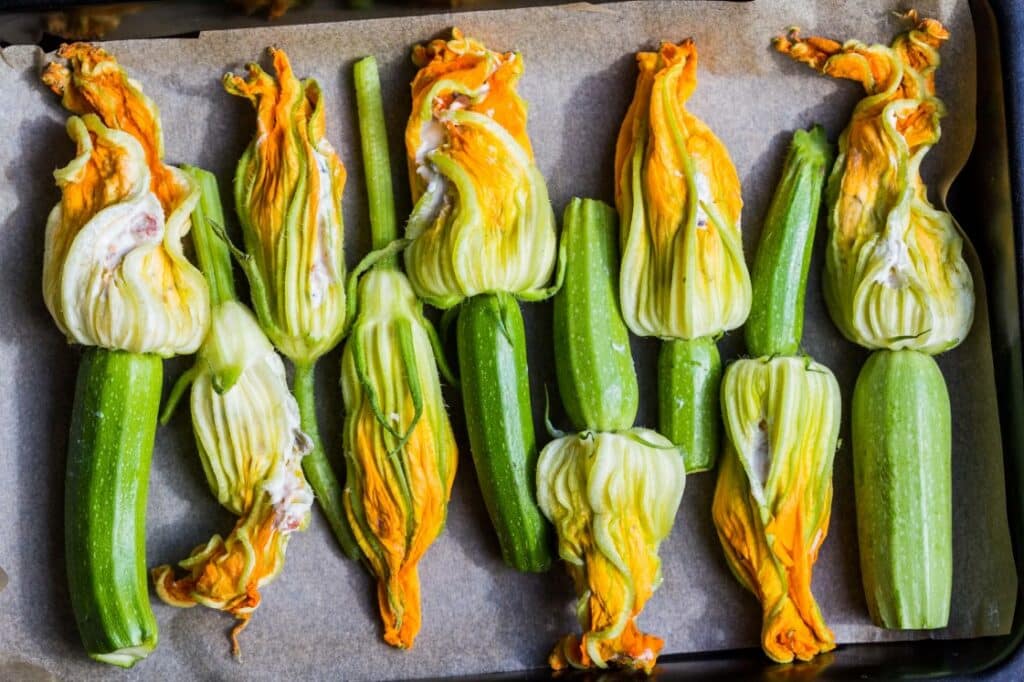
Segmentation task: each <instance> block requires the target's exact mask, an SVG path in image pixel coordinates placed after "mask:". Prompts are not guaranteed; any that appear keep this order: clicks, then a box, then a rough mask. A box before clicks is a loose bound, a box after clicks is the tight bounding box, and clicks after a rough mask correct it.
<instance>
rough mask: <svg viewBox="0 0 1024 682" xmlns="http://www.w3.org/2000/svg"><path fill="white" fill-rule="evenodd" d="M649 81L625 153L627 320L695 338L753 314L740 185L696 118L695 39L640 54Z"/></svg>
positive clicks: (633, 113)
mask: <svg viewBox="0 0 1024 682" xmlns="http://www.w3.org/2000/svg"><path fill="white" fill-rule="evenodd" d="M637 64H638V66H639V68H640V75H639V76H638V78H637V84H636V91H635V93H634V95H633V102H632V104H630V107H629V110H628V111H627V113H626V118H625V120H624V121H623V122H622V127H621V129H620V130H619V138H618V142H617V143H616V147H615V183H616V184H615V203H616V206H617V208H618V210H619V215H620V216H621V224H622V274H621V278H620V284H619V287H620V296H621V299H622V314H623V317H624V318H625V320H626V324H627V325H628V326H629V328H630V329H631V330H632V331H633V333H634V334H637V335H640V336H659V337H663V338H677V339H695V338H699V337H702V336H709V335H715V334H719V333H721V332H723V331H726V330H729V329H735V328H736V327H738V326H740V325H741V324H743V321H744V320H746V318H747V314H748V313H749V312H750V299H751V289H750V275H749V274H748V271H747V265H746V262H745V261H744V259H743V243H742V238H741V235H740V212H741V209H742V206H743V202H742V199H741V198H740V183H739V178H738V176H737V175H736V169H735V167H734V166H733V165H732V160H731V159H730V158H729V152H728V151H727V150H726V148H725V146H724V145H723V144H722V143H721V141H720V140H719V139H718V138H717V137H716V136H715V134H714V133H713V132H711V130H710V129H709V128H708V127H707V126H706V125H705V124H704V123H703V122H702V121H701V120H700V119H698V118H697V117H695V116H694V115H693V114H691V113H690V112H689V111H687V110H686V106H685V105H686V101H687V100H688V99H689V98H690V96H691V95H692V94H693V91H694V90H695V88H696V86H697V47H696V45H694V43H693V41H692V40H686V41H683V42H682V43H680V44H679V45H673V44H672V43H662V45H661V48H660V49H659V51H658V52H640V53H638V54H637Z"/></svg>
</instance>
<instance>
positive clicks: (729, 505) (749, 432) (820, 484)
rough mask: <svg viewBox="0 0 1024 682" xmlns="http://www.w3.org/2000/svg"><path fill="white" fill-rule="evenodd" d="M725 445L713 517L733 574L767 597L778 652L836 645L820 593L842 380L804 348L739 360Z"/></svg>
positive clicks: (773, 651)
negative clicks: (803, 353)
mask: <svg viewBox="0 0 1024 682" xmlns="http://www.w3.org/2000/svg"><path fill="white" fill-rule="evenodd" d="M722 416H723V420H724V421H725V428H726V436H727V438H726V448H725V453H724V454H723V457H722V464H721V470H720V471H719V474H718V482H717V486H716V488H715V496H714V502H713V504H712V517H713V519H714V522H715V527H716V528H717V530H718V537H719V540H721V543H722V548H723V549H724V550H725V555H726V559H727V560H728V562H729V565H730V567H731V568H732V571H733V574H734V575H735V576H736V577H737V578H738V579H739V580H740V582H741V583H742V584H743V586H744V587H746V588H747V589H748V590H750V591H751V592H753V593H754V594H755V595H756V596H757V598H758V599H759V600H760V601H761V606H762V608H763V610H764V623H763V627H762V642H761V644H762V647H763V648H764V650H765V653H767V654H768V656H770V657H771V658H772V659H774V660H776V661H779V662H789V661H791V660H793V658H794V657H796V658H799V659H800V660H809V659H810V658H812V657H813V656H815V655H817V654H818V653H821V652H824V651H830V650H831V649H833V648H835V638H834V637H833V635H832V632H831V631H830V630H829V629H828V627H827V626H826V625H825V621H824V619H823V618H822V616H821V612H820V611H819V610H818V605H817V602H815V600H814V596H813V595H812V594H811V573H812V568H813V566H814V562H815V561H816V560H817V558H818V551H819V550H820V549H821V545H822V543H823V542H824V541H825V536H826V534H827V533H828V522H829V515H830V513H831V508H832V461H833V459H834V456H835V451H836V442H837V440H838V437H839V419H840V395H839V385H838V384H837V383H836V380H835V377H834V376H832V373H831V372H830V371H829V370H828V368H827V367H824V366H823V365H819V364H817V363H815V362H812V361H810V360H809V359H805V358H788V357H776V358H770V359H769V358H758V359H756V360H739V361H737V362H735V363H733V364H732V365H730V366H729V368H728V369H727V370H726V372H725V377H724V379H723V381H722Z"/></svg>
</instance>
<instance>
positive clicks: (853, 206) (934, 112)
mask: <svg viewBox="0 0 1024 682" xmlns="http://www.w3.org/2000/svg"><path fill="white" fill-rule="evenodd" d="M907 18H908V19H910V20H911V21H913V22H914V23H915V26H914V28H913V29H911V30H909V31H907V32H905V33H902V34H901V35H899V36H898V37H897V38H896V39H895V40H894V41H893V43H892V45H891V46H890V47H886V46H884V45H870V46H869V45H865V44H864V43H861V42H859V41H856V40H850V41H847V42H846V43H844V44H842V45H840V44H839V43H837V42H835V41H832V40H829V39H827V38H820V37H811V38H801V37H800V35H799V33H798V32H797V31H796V30H794V31H793V32H791V33H790V34H789V36H788V37H785V38H777V39H776V40H775V47H776V49H778V50H779V51H780V52H782V53H784V54H788V55H789V56H790V57H792V58H793V59H795V60H797V61H800V62H804V63H805V64H808V65H809V66H811V67H812V68H814V69H815V70H817V71H820V72H821V73H823V74H825V75H829V76H833V77H836V78H848V79H851V80H855V81H858V82H860V83H861V85H863V87H864V89H865V91H866V92H867V97H865V98H864V99H862V100H861V101H860V102H859V103H858V104H857V107H856V109H854V112H853V116H852V117H851V119H850V123H849V125H848V126H847V128H846V130H845V131H844V132H843V134H842V136H841V137H840V138H839V156H838V158H837V159H836V163H835V166H834V168H833V170H832V176H831V178H830V180H829V186H828V201H829V229H830V233H831V234H830V237H829V243H828V250H827V255H826V261H825V281H824V289H825V301H826V303H827V304H828V308H829V312H830V313H831V315H832V319H833V321H835V323H836V326H837V327H839V329H840V331H842V333H843V335H844V336H846V337H847V338H848V339H850V340H851V341H853V342H855V343H858V344H860V345H862V346H865V347H867V348H872V349H879V348H887V349H890V350H898V349H902V348H906V349H911V350H918V351H922V352H925V353H929V354H936V353H940V352H942V351H944V350H948V349H950V348H953V347H955V346H956V345H958V344H959V343H960V342H961V341H963V339H964V337H965V336H966V335H967V333H968V331H969V330H970V327H971V323H972V321H973V318H974V289H973V283H972V280H971V274H970V271H969V270H968V268H967V264H966V263H965V262H964V259H963V253H962V251H963V240H962V238H961V236H960V233H959V231H958V229H957V226H956V223H955V222H954V220H953V218H952V216H951V215H950V214H949V213H947V212H946V211H942V210H939V209H936V208H935V207H934V206H932V204H931V203H930V202H929V201H928V190H927V188H926V187H925V185H924V182H923V181H922V180H921V174H920V167H921V162H922V161H923V159H924V156H925V154H927V153H928V151H929V150H930V149H931V148H932V145H934V144H935V143H936V142H938V140H939V136H940V128H939V119H940V118H941V117H942V116H943V114H944V113H945V107H944V106H943V104H942V102H941V101H940V100H939V99H938V98H937V97H936V96H935V69H936V68H938V65H939V52H938V50H939V47H941V45H942V43H944V42H945V41H946V39H947V38H948V37H949V33H948V32H947V31H946V29H945V28H943V26H942V24H940V23H939V22H937V21H935V20H934V19H920V20H919V19H918V16H917V14H916V13H915V12H909V13H908V14H907Z"/></svg>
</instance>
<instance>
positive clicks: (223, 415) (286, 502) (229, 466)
mask: <svg viewBox="0 0 1024 682" xmlns="http://www.w3.org/2000/svg"><path fill="white" fill-rule="evenodd" d="M198 359H199V363H198V366H197V367H198V371H197V373H196V375H195V378H194V380H193V384H192V398H191V403H192V426H193V430H194V431H195V436H196V443H197V444H198V446H199V457H200V459H201V460H202V463H203V471H204V472H205V473H206V481H207V483H208V484H209V486H210V490H211V491H212V492H213V493H214V495H216V497H217V501H218V502H220V503H221V504H222V505H224V506H225V507H226V508H227V509H228V510H229V511H231V513H233V514H236V515H238V516H239V517H240V519H239V521H238V524H237V525H236V526H235V528H234V530H232V531H231V534H230V535H229V536H228V537H227V539H223V538H221V536H220V535H214V536H213V538H211V539H210V541H209V542H208V543H207V544H206V545H205V546H201V547H199V548H198V549H197V550H196V551H195V552H193V554H192V556H190V557H189V558H187V559H185V560H184V561H182V562H180V563H179V566H181V567H182V568H183V569H185V570H186V571H187V572H188V575H187V576H186V577H184V578H180V579H175V578H174V572H173V570H172V569H171V567H170V566H161V567H159V568H157V569H155V570H154V572H153V577H154V582H155V584H156V588H157V593H158V594H159V595H160V598H161V599H163V600H164V601H166V602H167V603H169V604H173V605H175V606H192V605H194V604H197V603H198V604H203V605H204V606H209V607H211V608H215V609H221V610H223V611H228V612H230V613H232V614H233V615H235V616H236V617H237V618H238V619H239V620H240V621H241V623H240V627H244V624H245V623H246V622H247V621H248V619H249V617H250V616H251V614H252V612H253V611H254V610H255V609H256V607H257V606H259V603H260V593H259V589H260V588H261V587H262V586H263V585H265V584H266V583H268V582H270V581H271V580H273V579H274V578H275V577H276V576H277V574H278V573H279V572H280V570H281V568H282V566H283V565H284V557H285V548H286V546H287V544H288V536H289V534H290V533H292V532H293V531H296V530H303V529H305V527H306V524H307V523H308V522H309V510H310V506H311V505H312V504H313V493H312V491H311V490H310V489H309V486H308V484H307V483H306V479H305V477H303V475H302V468H301V465H300V461H301V459H302V457H303V455H305V454H306V452H307V451H308V450H309V447H310V443H309V439H308V438H307V437H306V435H305V434H304V433H303V432H302V431H301V429H300V428H299V409H298V407H297V406H296V404H295V398H293V397H292V395H291V393H289V391H288V383H287V381H286V379H285V373H284V363H283V362H281V358H280V357H279V356H278V355H277V353H275V352H274V348H273V346H271V345H270V342H269V341H267V338H266V337H265V336H264V335H263V332H262V331H260V327H259V324H257V322H256V319H255V317H253V315H252V313H250V312H249V311H248V310H247V309H246V308H245V307H244V306H243V305H242V304H240V303H238V302H236V301H229V302H226V303H224V304H222V305H220V306H218V308H217V310H216V312H215V313H214V319H213V324H212V326H211V328H210V334H209V336H208V337H207V340H206V342H205V343H204V344H203V347H202V348H201V349H200V351H199V358H198ZM235 646H236V648H237V643H236V645H235Z"/></svg>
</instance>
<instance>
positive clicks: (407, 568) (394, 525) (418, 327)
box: [341, 266, 458, 649]
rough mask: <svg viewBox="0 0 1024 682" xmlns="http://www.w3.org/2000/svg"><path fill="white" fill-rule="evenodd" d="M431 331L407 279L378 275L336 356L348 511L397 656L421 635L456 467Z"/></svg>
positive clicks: (368, 278) (382, 271) (386, 270)
mask: <svg viewBox="0 0 1024 682" xmlns="http://www.w3.org/2000/svg"><path fill="white" fill-rule="evenodd" d="M428 325H429V322H428V321H427V320H426V319H425V318H424V317H423V312H422V304H421V303H420V302H419V300H418V299H417V298H416V295H415V294H414V293H413V290H412V287H411V286H410V285H409V282H408V280H407V279H406V277H405V275H403V274H402V273H401V272H399V271H398V270H397V269H395V268H393V267H380V266H378V267H377V268H375V269H373V270H371V271H370V272H369V273H367V274H366V275H365V276H364V277H363V278H362V280H361V282H360V285H359V315H358V317H357V318H356V321H355V324H354V326H353V327H352V332H351V335H350V336H349V338H348V342H347V343H346V345H345V351H344V355H343V356H342V374H341V387H342V394H343V396H344V400H345V431H344V438H345V456H346V461H347V463H348V470H347V479H346V480H347V485H346V494H345V511H346V513H347V515H348V519H349V523H350V525H351V527H352V530H353V532H354V534H355V536H356V540H357V541H358V543H359V547H360V548H361V549H362V551H363V554H364V555H365V557H366V560H367V562H368V563H369V565H370V568H371V570H372V571H373V573H374V575H376V576H377V580H378V589H377V601H378V604H379V606H380V613H381V617H382V618H383V621H384V640H385V641H386V642H387V643H388V644H391V645H392V646H396V647H400V648H403V649H405V648H409V647H411V646H412V644H413V639H414V638H415V637H416V634H417V632H419V628H420V583H419V575H418V574H417V570H416V564H417V562H419V560H420V558H421V557H422V556H423V554H424V552H426V550H427V548H428V547H429V546H430V544H431V543H432V542H433V541H434V539H435V538H437V536H438V535H439V534H440V533H441V530H442V529H443V528H444V522H445V516H446V510H447V506H448V498H449V495H450V493H451V488H452V483H453V481H454V480H455V467H456V462H457V460H458V453H457V450H456V447H455V438H454V436H453V435H452V428H451V424H450V423H449V421H448V415H447V413H446V412H445V406H444V400H443V398H442V396H441V384H440V378H439V376H438V370H437V364H436V362H435V356H434V347H433V345H432V343H431V332H430V331H429V327H428Z"/></svg>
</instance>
